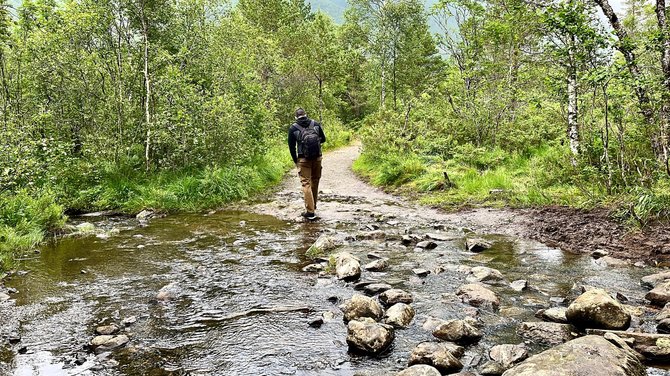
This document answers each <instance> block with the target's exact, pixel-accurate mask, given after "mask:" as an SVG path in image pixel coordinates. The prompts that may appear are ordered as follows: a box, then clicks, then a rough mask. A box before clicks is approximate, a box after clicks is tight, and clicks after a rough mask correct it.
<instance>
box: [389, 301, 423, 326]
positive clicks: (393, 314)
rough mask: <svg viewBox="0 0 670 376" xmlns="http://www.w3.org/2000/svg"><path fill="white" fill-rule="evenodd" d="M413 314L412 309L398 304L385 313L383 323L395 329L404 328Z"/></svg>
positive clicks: (412, 317)
mask: <svg viewBox="0 0 670 376" xmlns="http://www.w3.org/2000/svg"><path fill="white" fill-rule="evenodd" d="M414 314H415V312H414V308H412V307H410V306H409V305H407V304H405V303H398V304H395V305H393V306H392V307H391V308H389V309H388V310H387V311H386V314H385V315H384V322H385V323H387V324H389V325H393V326H394V327H396V328H406V327H408V326H409V324H410V323H411V322H412V320H413V319H414Z"/></svg>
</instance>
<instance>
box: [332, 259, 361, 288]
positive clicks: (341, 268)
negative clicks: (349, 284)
mask: <svg viewBox="0 0 670 376" xmlns="http://www.w3.org/2000/svg"><path fill="white" fill-rule="evenodd" d="M335 260H336V262H335V273H336V274H337V278H338V279H341V280H344V281H353V280H356V279H358V278H360V276H361V264H360V262H358V260H357V259H356V258H355V257H354V256H353V255H352V254H351V253H349V252H340V253H338V254H337V255H336V256H335Z"/></svg>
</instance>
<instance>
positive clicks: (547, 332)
mask: <svg viewBox="0 0 670 376" xmlns="http://www.w3.org/2000/svg"><path fill="white" fill-rule="evenodd" d="M517 332H518V333H519V335H520V336H521V337H523V338H524V339H527V340H530V341H532V342H535V343H539V344H545V345H551V346H555V345H559V344H561V343H564V342H567V341H570V340H571V339H573V338H575V337H577V328H575V327H574V326H572V325H570V324H559V323H555V322H524V323H521V324H520V325H519V327H518V328H517Z"/></svg>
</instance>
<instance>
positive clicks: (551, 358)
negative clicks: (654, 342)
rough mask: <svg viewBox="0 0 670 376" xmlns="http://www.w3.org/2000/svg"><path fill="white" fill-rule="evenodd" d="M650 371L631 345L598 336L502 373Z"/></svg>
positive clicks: (576, 375) (618, 375)
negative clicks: (621, 345)
mask: <svg viewBox="0 0 670 376" xmlns="http://www.w3.org/2000/svg"><path fill="white" fill-rule="evenodd" d="M646 374H647V372H646V370H645V367H644V366H643V365H642V363H640V361H639V359H638V358H637V356H636V355H635V352H634V351H633V350H632V349H630V347H627V346H626V347H625V348H621V347H619V346H616V345H614V344H612V343H611V342H609V341H608V340H606V339H604V338H602V337H599V336H586V337H581V338H578V339H575V340H572V341H570V342H567V343H564V344H562V345H559V346H557V347H554V348H551V349H549V350H546V351H544V352H542V353H540V354H538V355H535V356H532V357H530V358H528V359H527V360H525V361H524V362H522V363H520V364H519V365H517V366H516V367H514V368H512V369H510V370H508V371H506V372H505V373H504V374H503V376H564V375H571V376H594V375H608V376H644V375H646Z"/></svg>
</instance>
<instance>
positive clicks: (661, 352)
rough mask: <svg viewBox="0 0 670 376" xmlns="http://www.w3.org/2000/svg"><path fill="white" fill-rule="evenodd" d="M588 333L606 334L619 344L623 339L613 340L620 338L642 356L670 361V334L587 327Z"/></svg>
mask: <svg viewBox="0 0 670 376" xmlns="http://www.w3.org/2000/svg"><path fill="white" fill-rule="evenodd" d="M586 334H589V335H600V336H604V338H605V339H609V340H610V342H614V343H615V344H619V345H620V342H621V341H612V338H613V337H614V338H618V339H620V340H623V341H625V343H627V344H629V345H630V346H632V347H633V349H634V350H635V351H637V352H638V353H639V354H641V356H642V358H640V359H643V358H647V359H648V360H653V361H655V362H658V363H667V362H670V335H668V334H652V333H635V332H623V331H620V330H603V329H587V330H586Z"/></svg>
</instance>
